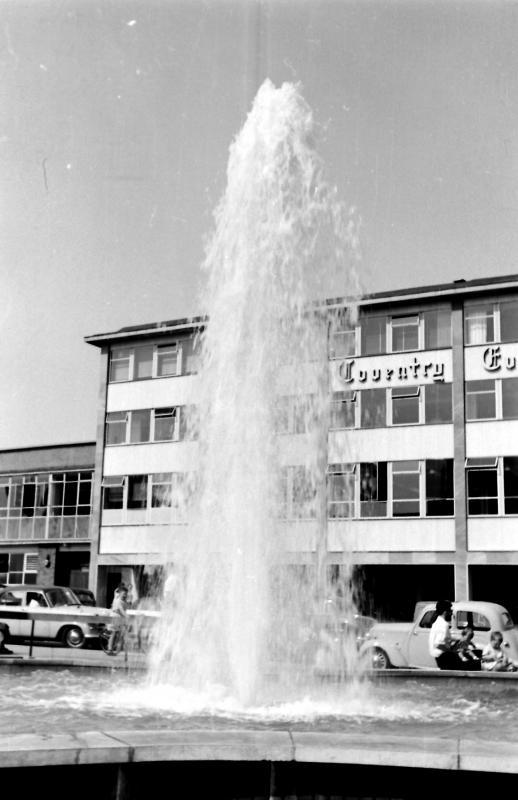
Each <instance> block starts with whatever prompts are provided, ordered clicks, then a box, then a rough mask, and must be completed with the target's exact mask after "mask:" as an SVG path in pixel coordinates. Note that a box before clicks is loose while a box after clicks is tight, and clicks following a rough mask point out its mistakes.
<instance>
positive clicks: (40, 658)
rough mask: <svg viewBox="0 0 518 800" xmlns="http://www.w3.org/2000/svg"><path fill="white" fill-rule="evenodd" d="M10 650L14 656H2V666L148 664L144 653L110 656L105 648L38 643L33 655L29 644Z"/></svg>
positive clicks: (12, 647) (129, 665) (134, 665)
mask: <svg viewBox="0 0 518 800" xmlns="http://www.w3.org/2000/svg"><path fill="white" fill-rule="evenodd" d="M8 647H9V650H12V651H13V655H12V656H0V666H1V665H2V663H8V664H12V663H13V662H16V663H22V664H32V665H34V664H47V663H48V664H52V665H54V666H57V665H58V664H59V665H60V666H61V665H65V666H68V665H70V666H77V667H103V668H105V669H112V668H116V669H118V668H124V667H131V668H139V669H143V668H144V667H145V666H146V656H145V655H144V654H142V653H133V652H131V653H128V654H127V656H125V654H124V653H119V655H117V656H108V655H106V653H105V652H104V651H103V650H93V649H90V648H88V649H85V648H80V649H74V648H70V647H52V646H41V645H38V646H36V647H33V648H32V655H29V645H28V644H9V645H8Z"/></svg>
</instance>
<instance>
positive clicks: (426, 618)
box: [419, 608, 437, 628]
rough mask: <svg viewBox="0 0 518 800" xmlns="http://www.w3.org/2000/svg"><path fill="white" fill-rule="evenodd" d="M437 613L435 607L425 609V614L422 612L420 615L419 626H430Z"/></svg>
mask: <svg viewBox="0 0 518 800" xmlns="http://www.w3.org/2000/svg"><path fill="white" fill-rule="evenodd" d="M436 617H437V615H436V613H435V609H433V608H431V609H430V611H427V612H426V614H423V616H422V617H421V621H420V622H419V627H420V628H431V627H432V625H433V623H434V622H435V619H436Z"/></svg>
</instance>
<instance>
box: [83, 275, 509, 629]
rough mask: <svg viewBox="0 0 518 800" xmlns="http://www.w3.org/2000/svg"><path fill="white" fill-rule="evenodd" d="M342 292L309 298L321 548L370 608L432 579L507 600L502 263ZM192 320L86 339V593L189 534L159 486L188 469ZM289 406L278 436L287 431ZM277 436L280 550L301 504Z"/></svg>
mask: <svg viewBox="0 0 518 800" xmlns="http://www.w3.org/2000/svg"><path fill="white" fill-rule="evenodd" d="M342 307H343V304H342V303H341V302H340V301H329V302H328V303H327V304H326V308H327V309H328V311H329V319H330V326H329V330H330V334H329V391H330V401H331V414H330V419H329V433H328V465H327V478H326V479H327V529H326V532H325V537H326V541H325V557H326V560H327V563H328V564H329V566H330V567H333V568H335V569H336V568H337V567H339V566H340V565H341V564H345V563H350V561H351V560H352V562H353V563H354V564H355V565H356V568H357V575H358V578H359V579H360V582H361V585H362V586H363V589H364V598H363V602H364V604H365V605H366V607H369V604H370V608H371V609H372V610H376V611H378V613H385V614H390V615H392V616H395V617H398V616H400V617H405V616H408V614H409V613H410V611H411V609H412V607H413V604H414V602H415V601H416V600H417V599H423V598H424V599H429V598H432V599H434V598H437V597H439V596H445V597H454V596H456V597H458V598H464V597H472V598H484V599H487V600H495V601H501V602H503V603H504V604H505V605H507V606H508V607H510V609H511V610H515V611H518V600H517V599H515V593H514V584H515V578H516V577H517V576H518V276H517V275H512V276H507V277H503V278H497V279H490V280H473V281H455V282H453V283H450V284H443V285H438V286H431V287H419V288H416V289H408V290H404V291H400V292H384V293H377V294H371V295H367V296H365V297H363V298H362V299H361V300H360V302H359V316H358V322H357V324H356V325H354V326H351V325H350V324H349V323H348V322H347V321H346V320H347V316H343V315H342V314H341V309H342ZM342 320H344V321H342ZM202 324H203V321H202V320H201V319H192V320H178V321H173V322H166V323H159V324H153V325H142V326H135V327H132V328H124V329H122V330H120V331H117V332H115V333H108V334H100V335H95V336H89V337H87V339H86V341H87V342H88V343H90V344H93V345H96V346H98V347H99V348H100V349H101V358H102V375H103V383H102V387H101V393H100V397H101V402H100V406H99V416H98V431H97V452H96V480H95V485H94V494H93V525H92V531H93V538H94V541H93V547H92V581H93V582H94V583H95V582H97V584H98V585H96V586H95V588H96V589H98V590H99V593H100V596H101V598H102V599H103V600H104V599H108V600H109V599H110V598H109V597H108V598H106V597H105V596H103V593H105V592H108V593H109V592H110V591H111V590H112V588H113V585H114V584H115V583H116V582H118V581H119V580H120V579H121V578H125V579H132V580H134V581H135V580H136V581H137V583H140V585H142V580H143V577H146V576H147V580H148V581H149V580H152V579H153V573H154V572H156V571H157V570H159V568H160V565H161V564H163V563H164V562H165V561H167V560H169V561H171V560H174V553H175V550H177V549H178V548H180V547H181V541H182V537H185V536H188V535H189V532H188V521H187V520H186V519H185V518H184V516H183V512H182V509H181V508H179V507H178V508H174V507H173V508H171V501H170V499H167V498H171V497H173V498H174V495H175V492H174V489H175V486H177V485H178V484H179V483H181V481H182V480H183V478H184V476H185V474H186V473H190V472H192V471H195V470H196V465H197V446H198V445H197V442H196V441H195V440H193V438H192V436H191V435H190V434H189V428H188V427H187V426H186V425H185V424H184V419H185V413H186V410H187V408H188V406H190V405H191V404H193V403H195V402H196V383H197V381H200V380H203V376H202V375H198V374H196V336H197V333H198V331H199V330H200V327H201V325H202ZM208 324H210V322H209V323H208ZM296 420H297V415H296V413H294V414H293V415H292V421H293V425H292V426H291V428H290V427H289V425H288V426H287V427H286V431H285V432H284V433H283V434H281V435H287V436H292V437H296V436H300V435H303V434H301V432H300V431H299V430H298V429H297V425H296ZM291 452H292V453H293V454H294V455H293V459H294V460H293V463H288V465H287V469H288V470H291V472H292V475H291V478H290V479H289V480H287V481H286V487H287V497H286V503H285V512H286V513H285V516H286V517H287V519H285V520H284V522H283V525H284V526H286V525H290V524H291V525H293V527H294V529H297V530H300V531H302V533H301V534H300V535H297V536H293V537H289V541H290V548H291V550H290V553H288V560H289V559H290V558H291V559H292V560H293V561H294V562H296V563H305V562H306V563H310V562H311V560H312V559H314V556H315V553H314V550H315V547H316V545H315V544H314V542H315V537H314V536H313V537H312V536H310V535H308V531H310V530H311V526H312V525H316V522H315V521H314V520H312V519H311V513H310V512H308V519H304V514H305V511H304V508H305V507H304V504H303V503H302V505H301V504H300V502H299V498H300V496H301V494H303V493H301V492H300V491H298V490H297V480H298V479H299V478H300V475H301V473H302V470H301V469H300V467H301V465H300V464H297V461H296V453H297V447H293V448H291ZM299 488H300V487H299ZM173 506H174V501H173ZM306 507H307V504H306ZM144 583H145V581H144Z"/></svg>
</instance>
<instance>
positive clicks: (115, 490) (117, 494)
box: [103, 475, 124, 509]
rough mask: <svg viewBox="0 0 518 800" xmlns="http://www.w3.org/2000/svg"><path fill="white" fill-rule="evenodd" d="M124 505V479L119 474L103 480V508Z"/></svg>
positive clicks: (116, 507)
mask: <svg viewBox="0 0 518 800" xmlns="http://www.w3.org/2000/svg"><path fill="white" fill-rule="evenodd" d="M123 505H124V479H123V477H122V476H120V475H114V476H110V477H106V478H104V480H103V508H106V509H121V508H123Z"/></svg>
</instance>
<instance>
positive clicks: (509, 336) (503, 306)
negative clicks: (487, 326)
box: [500, 300, 518, 342]
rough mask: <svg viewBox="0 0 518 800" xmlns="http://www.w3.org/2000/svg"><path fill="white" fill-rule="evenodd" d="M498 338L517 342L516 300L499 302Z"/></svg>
mask: <svg viewBox="0 0 518 800" xmlns="http://www.w3.org/2000/svg"><path fill="white" fill-rule="evenodd" d="M500 340H501V341H502V342H518V300H511V301H510V302H508V303H500Z"/></svg>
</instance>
